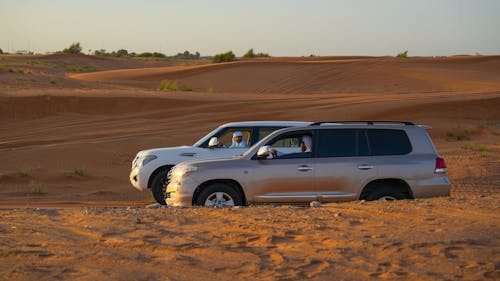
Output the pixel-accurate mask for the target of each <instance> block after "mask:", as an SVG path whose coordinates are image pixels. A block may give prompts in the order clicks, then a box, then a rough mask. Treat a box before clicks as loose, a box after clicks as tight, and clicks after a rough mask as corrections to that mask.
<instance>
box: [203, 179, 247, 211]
mask: <svg viewBox="0 0 500 281" xmlns="http://www.w3.org/2000/svg"><path fill="white" fill-rule="evenodd" d="M196 205H198V206H205V207H218V208H222V207H234V206H241V205H243V201H242V200H241V195H240V194H239V192H238V191H236V190H235V189H234V188H233V187H232V186H230V185H227V184H223V183H214V184H211V185H209V186H207V187H206V188H204V189H203V190H202V191H201V193H200V195H199V196H198V198H197V200H196Z"/></svg>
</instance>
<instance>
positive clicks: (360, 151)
mask: <svg viewBox="0 0 500 281" xmlns="http://www.w3.org/2000/svg"><path fill="white" fill-rule="evenodd" d="M316 140H317V142H316V156H317V158H316V163H315V185H316V191H317V196H318V200H319V201H321V202H337V201H348V200H355V199H357V198H358V196H359V192H360V191H361V188H362V187H363V186H364V185H365V184H366V183H367V182H369V181H370V180H371V179H373V178H375V177H376V175H377V167H376V165H374V163H372V161H371V160H372V158H371V157H370V156H369V148H368V144H367V141H366V135H365V133H364V130H357V129H320V130H318V131H317V132H316Z"/></svg>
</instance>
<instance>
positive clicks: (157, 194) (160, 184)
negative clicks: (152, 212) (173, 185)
mask: <svg viewBox="0 0 500 281" xmlns="http://www.w3.org/2000/svg"><path fill="white" fill-rule="evenodd" d="M170 169H171V167H169V168H166V169H164V170H161V171H160V172H159V173H157V174H156V175H155V176H154V178H153V180H152V181H151V193H152V194H153V197H154V198H155V200H156V202H158V203H159V204H161V205H167V203H165V191H166V187H167V184H168V178H167V175H168V172H169V171H170Z"/></svg>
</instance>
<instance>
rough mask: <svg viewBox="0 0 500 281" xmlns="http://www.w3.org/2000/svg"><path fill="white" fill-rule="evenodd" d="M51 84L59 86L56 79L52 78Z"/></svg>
mask: <svg viewBox="0 0 500 281" xmlns="http://www.w3.org/2000/svg"><path fill="white" fill-rule="evenodd" d="M49 83H50V84H52V85H55V84H57V80H56V79H55V78H50V80H49Z"/></svg>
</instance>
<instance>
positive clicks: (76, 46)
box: [62, 42, 82, 54]
mask: <svg viewBox="0 0 500 281" xmlns="http://www.w3.org/2000/svg"><path fill="white" fill-rule="evenodd" d="M62 52H63V53H65V54H81V53H82V46H80V42H77V43H73V44H71V45H70V46H69V47H68V48H66V49H64V50H62Z"/></svg>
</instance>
